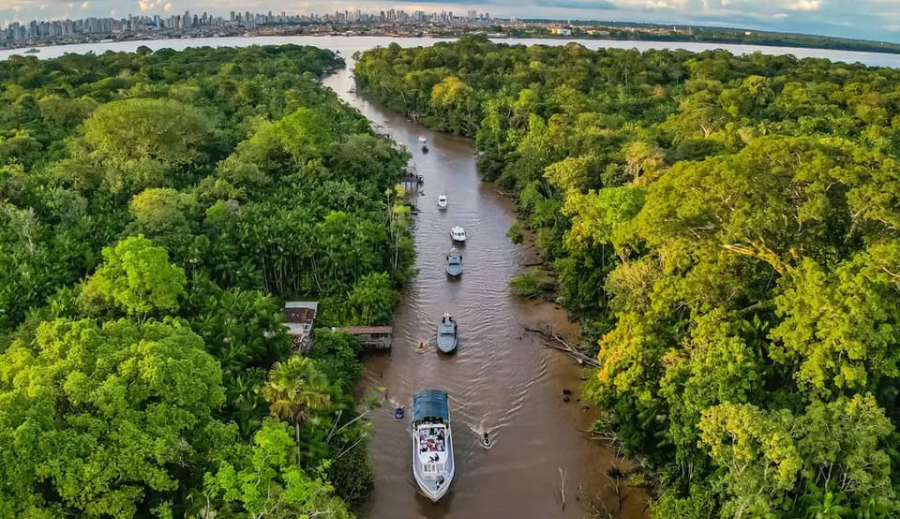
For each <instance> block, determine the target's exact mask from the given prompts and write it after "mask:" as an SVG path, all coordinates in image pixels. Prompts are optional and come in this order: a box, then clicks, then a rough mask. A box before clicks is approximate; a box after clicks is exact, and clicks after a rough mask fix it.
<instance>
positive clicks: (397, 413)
mask: <svg viewBox="0 0 900 519" xmlns="http://www.w3.org/2000/svg"><path fill="white" fill-rule="evenodd" d="M404 414H405V411H404V410H403V408H402V407H398V408H397V409H394V418H395V419H397V420H402V419H403V416H404Z"/></svg>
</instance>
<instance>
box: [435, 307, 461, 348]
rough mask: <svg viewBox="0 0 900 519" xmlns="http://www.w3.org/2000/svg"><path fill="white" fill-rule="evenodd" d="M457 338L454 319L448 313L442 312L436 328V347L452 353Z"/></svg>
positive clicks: (457, 340)
mask: <svg viewBox="0 0 900 519" xmlns="http://www.w3.org/2000/svg"><path fill="white" fill-rule="evenodd" d="M458 344H459V339H458V338H457V336H456V321H454V320H453V316H451V315H450V314H444V317H442V318H441V324H439V325H438V330H437V347H438V349H439V350H441V351H442V352H444V353H453V352H454V351H456V346H457V345H458Z"/></svg>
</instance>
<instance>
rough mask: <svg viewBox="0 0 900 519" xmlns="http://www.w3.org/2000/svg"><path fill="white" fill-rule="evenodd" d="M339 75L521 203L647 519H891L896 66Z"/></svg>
mask: <svg viewBox="0 0 900 519" xmlns="http://www.w3.org/2000/svg"><path fill="white" fill-rule="evenodd" d="M355 75H356V78H357V82H358V86H359V88H360V90H361V91H363V92H365V93H367V94H368V95H370V96H373V97H375V98H377V99H379V100H380V101H382V102H384V103H385V104H386V105H387V106H389V107H391V108H392V109H394V110H398V111H403V112H406V113H408V114H410V115H411V116H413V117H419V118H420V120H422V121H424V122H425V123H426V124H428V125H430V126H432V127H434V128H436V129H440V130H444V131H448V132H455V133H459V134H463V135H468V136H471V137H473V138H475V139H476V140H477V146H478V150H479V152H480V158H479V165H480V170H481V172H482V174H483V176H484V177H485V178H486V179H488V180H495V181H496V182H497V183H498V185H499V186H500V187H501V188H502V189H506V190H510V191H512V192H514V193H515V196H516V199H517V202H518V208H519V210H520V215H521V218H522V220H523V222H524V225H525V226H527V227H528V228H530V229H533V230H534V231H535V232H536V235H537V240H538V243H539V244H540V246H541V247H542V249H543V250H544V251H545V253H546V257H547V258H548V260H549V261H550V262H551V264H552V267H553V270H554V271H555V273H556V281H557V285H558V297H559V300H560V301H561V302H562V303H563V304H564V305H565V307H566V308H567V309H568V310H569V311H570V312H572V313H573V314H575V315H578V316H579V317H581V319H582V321H583V323H584V330H585V336H586V337H587V338H588V340H587V341H586V342H588V343H593V344H594V346H593V348H594V351H595V352H596V353H597V356H598V359H599V362H600V368H599V370H598V371H597V372H596V374H595V375H596V376H594V377H592V378H591V381H590V382H589V383H588V384H586V386H585V388H584V390H585V394H586V395H588V397H589V398H591V399H593V400H594V401H595V402H596V403H597V404H598V405H599V406H600V408H601V410H602V418H601V419H600V420H599V421H598V423H597V429H598V430H599V431H602V432H603V433H604V434H610V435H613V436H614V437H615V439H616V441H617V444H618V445H620V446H621V448H622V449H623V450H624V451H625V452H626V453H627V454H629V455H631V456H635V457H636V458H637V459H638V460H639V461H640V462H641V464H642V466H643V468H644V469H645V470H643V472H642V474H639V475H637V476H635V477H636V478H639V477H641V476H642V477H643V480H644V481H645V482H649V483H652V484H653V486H654V487H655V488H656V489H658V490H659V499H657V500H656V501H655V502H654V504H653V505H652V511H653V515H654V517H656V518H660V519H663V518H664V519H700V518H713V517H722V518H767V519H792V518H810V519H812V518H816V519H825V518H830V519H837V518H857V519H864V518H865V519H873V518H887V517H897V516H900V496H898V491H900V453H898V450H897V449H900V434H898V433H897V432H896V426H897V425H898V424H900V406H898V405H897V394H898V388H900V366H898V360H900V162H898V151H900V116H898V115H897V114H898V113H900V111H898V109H900V70H892V69H884V68H866V67H864V66H862V65H849V64H842V63H831V62H829V61H827V60H818V59H804V60H798V59H796V58H794V57H792V56H764V55H761V54H753V55H749V56H744V57H738V56H734V55H732V54H730V53H728V52H725V51H716V52H704V53H700V54H694V53H689V52H682V51H647V52H644V53H639V52H637V51H634V50H615V49H606V50H599V51H596V52H594V51H588V50H586V49H585V48H583V47H581V46H579V45H576V44H569V45H567V46H559V47H551V46H529V47H526V46H522V45H517V46H508V45H500V44H492V43H490V42H488V41H487V40H486V39H484V38H480V37H464V38H462V39H461V40H460V41H458V42H455V43H439V44H436V45H435V46H433V47H428V48H414V49H401V48H400V47H399V46H397V45H391V46H390V47H388V48H380V49H375V50H371V51H368V52H366V53H365V54H363V55H362V56H361V57H360V59H359V62H358V64H357V65H356V72H355ZM520 233H521V230H520V229H513V230H512V231H511V234H512V235H513V236H514V237H515V238H519V237H520V236H519V235H520ZM525 285H527V284H525Z"/></svg>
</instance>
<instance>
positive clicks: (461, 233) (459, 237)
mask: <svg viewBox="0 0 900 519" xmlns="http://www.w3.org/2000/svg"><path fill="white" fill-rule="evenodd" d="M450 238H452V239H453V241H455V242H459V243H465V241H466V230H465V229H463V228H462V227H460V226H458V225H457V226H455V227H454V228H452V229H450Z"/></svg>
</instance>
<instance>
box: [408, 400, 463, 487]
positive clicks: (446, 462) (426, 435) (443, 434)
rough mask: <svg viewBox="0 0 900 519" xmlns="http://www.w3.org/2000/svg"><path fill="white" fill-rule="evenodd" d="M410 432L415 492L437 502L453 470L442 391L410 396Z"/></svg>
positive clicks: (446, 403)
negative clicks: (411, 408)
mask: <svg viewBox="0 0 900 519" xmlns="http://www.w3.org/2000/svg"><path fill="white" fill-rule="evenodd" d="M412 430H413V475H414V476H415V478H416V483H417V484H418V485H419V490H421V491H422V493H423V494H425V496H426V497H428V499H431V500H432V501H435V502H437V501H438V500H439V499H440V498H442V497H444V495H446V494H447V491H448V490H449V489H450V482H451V481H452V480H453V473H454V471H455V469H456V466H455V463H454V462H453V441H452V440H451V438H450V399H449V398H448V397H447V393H446V392H444V391H440V390H437V389H426V390H423V391H419V392H418V393H416V394H415V395H414V396H413V412H412Z"/></svg>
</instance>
